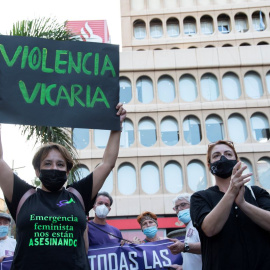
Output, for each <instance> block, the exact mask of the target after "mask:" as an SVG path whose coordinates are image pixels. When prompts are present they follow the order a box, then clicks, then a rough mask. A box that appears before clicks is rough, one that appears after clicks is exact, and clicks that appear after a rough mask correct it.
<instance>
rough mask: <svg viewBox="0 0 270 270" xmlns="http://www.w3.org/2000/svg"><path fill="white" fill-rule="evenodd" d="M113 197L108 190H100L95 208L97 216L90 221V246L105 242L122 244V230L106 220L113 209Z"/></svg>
mask: <svg viewBox="0 0 270 270" xmlns="http://www.w3.org/2000/svg"><path fill="white" fill-rule="evenodd" d="M112 203H113V198H112V196H111V195H110V194H109V193H108V192H105V191H103V192H99V193H98V194H97V197H96V201H95V204H94V206H93V209H94V211H95V217H94V219H93V220H92V221H90V222H88V239H89V247H91V246H94V245H104V244H110V243H114V244H118V243H119V244H120V243H121V241H122V234H121V232H120V231H119V230H118V229H117V228H115V227H113V226H111V225H109V224H108V223H107V221H106V219H107V215H108V214H109V212H110V210H111V206H112Z"/></svg>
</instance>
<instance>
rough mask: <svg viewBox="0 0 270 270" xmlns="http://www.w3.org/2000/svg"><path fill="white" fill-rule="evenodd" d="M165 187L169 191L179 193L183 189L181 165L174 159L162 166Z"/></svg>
mask: <svg viewBox="0 0 270 270" xmlns="http://www.w3.org/2000/svg"><path fill="white" fill-rule="evenodd" d="M164 182H165V187H166V189H167V191H168V192H170V193H179V192H180V191H181V190H182V189H183V172H182V167H181V166H180V165H179V163H178V162H176V161H169V162H168V163H167V164H166V165H165V167H164Z"/></svg>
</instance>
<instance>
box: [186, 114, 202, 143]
mask: <svg viewBox="0 0 270 270" xmlns="http://www.w3.org/2000/svg"><path fill="white" fill-rule="evenodd" d="M183 131H184V137H185V141H186V142H187V143H189V144H191V145H195V144H198V143H200V141H201V139H202V134H201V124H200V120H199V119H198V118H197V117H195V116H187V117H186V118H185V119H184V122H183Z"/></svg>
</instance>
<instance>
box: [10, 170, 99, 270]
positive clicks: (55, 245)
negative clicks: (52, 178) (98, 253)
mask: <svg viewBox="0 0 270 270" xmlns="http://www.w3.org/2000/svg"><path fill="white" fill-rule="evenodd" d="M92 184H93V180H92V174H90V175H89V176H87V177H85V178H83V179H82V180H80V181H79V182H77V183H74V184H72V185H70V186H72V187H73V188H75V189H77V190H78V191H79V193H80V194H81V196H82V198H83V200H84V203H85V212H86V213H88V212H89V211H90V209H91V208H92V206H93V203H94V200H91V196H92ZM30 188H32V186H30V185H29V184H27V183H26V182H24V181H22V180H21V179H20V178H19V177H18V176H16V175H14V189H13V197H12V202H11V203H10V202H8V201H7V200H6V201H7V205H8V208H9V210H10V213H11V215H12V217H13V218H14V220H15V219H16V209H17V206H18V203H19V201H20V199H21V197H22V196H23V194H24V193H25V192H26V191H27V190H29V189H30ZM85 212H84V210H83V207H82V205H81V203H80V201H79V199H78V198H77V197H76V196H75V195H74V194H73V193H71V192H68V191H67V190H66V189H65V188H63V189H62V190H60V191H57V192H46V191H44V190H42V189H39V188H38V189H37V192H35V193H34V194H33V195H31V196H30V197H29V198H28V199H27V200H26V201H25V202H24V204H23V205H22V207H21V209H20V212H19V214H18V217H17V221H16V233H17V237H16V240H17V246H16V250H15V254H14V259H13V264H12V267H11V269H16V270H24V269H25V270H29V269H31V270H35V269H38V270H43V269H44V270H48V269H50V270H53V269H57V270H58V269H65V270H71V269H72V270H73V269H74V270H75V269H76V270H77V269H78V270H79V269H84V270H85V269H90V267H89V262H88V258H87V255H86V252H85V245H84V240H83V233H84V231H85V228H86V216H85Z"/></svg>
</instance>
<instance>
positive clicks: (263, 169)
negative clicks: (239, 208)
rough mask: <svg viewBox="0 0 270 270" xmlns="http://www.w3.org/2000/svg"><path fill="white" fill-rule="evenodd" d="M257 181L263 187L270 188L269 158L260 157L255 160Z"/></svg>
mask: <svg viewBox="0 0 270 270" xmlns="http://www.w3.org/2000/svg"><path fill="white" fill-rule="evenodd" d="M257 172H258V177H259V181H260V183H261V185H262V187H263V188H265V189H270V181H269V179H270V158H269V157H262V158H260V159H259V160H258V162H257Z"/></svg>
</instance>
